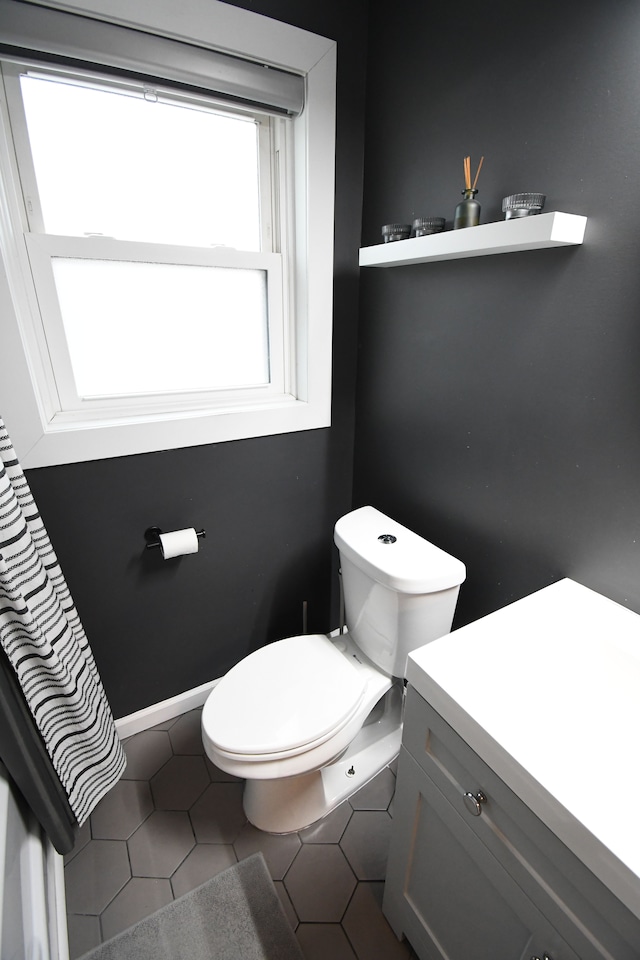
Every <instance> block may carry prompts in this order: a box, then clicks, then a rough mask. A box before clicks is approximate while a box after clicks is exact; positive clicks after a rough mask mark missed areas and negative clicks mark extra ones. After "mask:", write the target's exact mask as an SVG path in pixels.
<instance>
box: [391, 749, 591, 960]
mask: <svg viewBox="0 0 640 960" xmlns="http://www.w3.org/2000/svg"><path fill="white" fill-rule="evenodd" d="M383 910H384V913H385V915H386V916H387V919H388V920H389V922H390V924H391V926H392V927H393V929H394V931H395V933H396V935H397V936H398V937H400V936H402V935H403V934H404V935H406V937H407V938H408V939H409V941H410V942H411V944H412V946H413V948H414V950H415V951H416V952H417V954H418V956H419V957H420V958H421V960H529V958H530V957H532V956H539V957H542V956H544V954H545V953H546V954H547V955H549V956H550V957H552V958H553V960H577V957H576V954H575V953H574V952H573V951H572V950H571V949H570V948H569V947H568V945H567V944H566V943H564V941H562V939H561V938H560V937H559V936H558V934H557V933H556V931H554V930H553V928H552V927H551V926H550V925H549V923H548V922H547V921H546V920H545V919H544V917H543V916H542V914H541V913H540V912H539V910H538V909H537V908H536V907H535V906H534V904H533V903H532V902H531V901H530V900H529V898H528V897H527V896H526V895H525V894H524V893H523V892H522V890H521V889H520V887H519V886H518V885H517V884H516V883H515V881H514V880H513V879H512V878H511V877H510V875H509V874H508V873H507V872H506V871H505V870H504V869H503V868H502V867H501V865H500V864H499V862H498V861H497V860H496V858H495V857H494V856H493V855H492V854H491V853H490V852H489V851H488V850H487V849H486V847H485V846H484V844H483V843H482V842H481V841H480V840H479V839H478V838H477V836H476V835H475V834H474V833H473V831H472V830H471V829H470V828H469V827H468V826H467V824H466V823H465V821H464V820H463V819H462V818H461V817H460V816H459V815H458V813H457V812H456V811H455V810H454V808H453V807H452V806H451V804H450V803H449V801H448V800H447V799H446V798H445V797H444V796H443V794H442V793H441V792H440V790H439V789H438V788H437V787H436V786H435V784H434V783H433V781H432V780H431V779H430V778H429V777H428V776H427V775H426V774H425V773H424V771H423V770H421V768H420V767H419V766H418V764H416V763H415V761H414V760H413V759H412V758H411V756H410V755H409V754H408V753H407V752H406V750H404V749H403V750H402V751H401V754H400V761H399V766H398V781H397V788H396V795H395V799H394V806H393V834H392V842H391V847H390V854H389V864H388V869H387V882H386V885H385V894H384V902H383Z"/></svg>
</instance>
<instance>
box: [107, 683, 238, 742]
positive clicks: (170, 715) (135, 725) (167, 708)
mask: <svg viewBox="0 0 640 960" xmlns="http://www.w3.org/2000/svg"><path fill="white" fill-rule="evenodd" d="M218 682H219V680H209V682H208V683H203V684H202V686H200V687H194V688H193V689H192V690H185V692H184V693H179V694H178V695H177V696H176V697H171V698H170V699H169V700H162V701H161V702H160V703H152V704H151V706H150V707H145V708H144V709H143V710H138V711H137V712H136V713H130V714H129V716H128V717H122V718H121V719H120V720H116V730H117V731H118V735H119V737H120V739H121V740H126V739H127V737H132V736H133V735H134V733H141V731H143V730H148V729H149V728H150V727H155V726H156V724H158V723H164V722H165V721H166V720H173V719H174V717H179V716H180V715H181V714H182V713H186V712H187V711H188V710H195V709H196V707H201V706H202V705H203V703H204V702H205V700H206V699H207V697H208V696H209V694H210V693H211V691H212V690H213V688H214V687H215V685H216V684H217V683H218Z"/></svg>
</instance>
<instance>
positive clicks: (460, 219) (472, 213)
mask: <svg viewBox="0 0 640 960" xmlns="http://www.w3.org/2000/svg"><path fill="white" fill-rule="evenodd" d="M483 162H484V157H480V163H479V164H478V169H477V170H476V175H475V178H474V181H473V184H472V183H471V157H465V158H464V161H463V165H464V190H463V191H462V196H463V197H464V200H461V201H460V203H459V204H458V206H457V207H456V213H455V217H454V220H453V229H454V230H459V229H461V228H462V227H477V226H478V224H479V223H480V204H479V203H478V201H477V200H476V199H475V196H476V193H477V192H478V191H477V189H476V184H477V183H478V177H479V176H480V171H481V170H482V164H483Z"/></svg>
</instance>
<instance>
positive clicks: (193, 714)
mask: <svg viewBox="0 0 640 960" xmlns="http://www.w3.org/2000/svg"><path fill="white" fill-rule="evenodd" d="M201 720H202V708H198V709H197V710H190V711H189V713H183V715H182V716H181V717H179V718H178V719H177V720H176V722H175V723H174V724H173V726H172V727H171V729H170V731H169V737H170V739H171V746H172V747H173V752H174V753H176V754H193V755H195V756H198V755H200V756H201V755H202V751H203V749H204V748H203V746H202V731H201Z"/></svg>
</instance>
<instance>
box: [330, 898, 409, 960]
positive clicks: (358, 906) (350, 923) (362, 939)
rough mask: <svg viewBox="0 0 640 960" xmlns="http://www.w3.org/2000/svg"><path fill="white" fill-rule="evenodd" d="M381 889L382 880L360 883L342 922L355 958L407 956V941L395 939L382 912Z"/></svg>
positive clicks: (374, 959)
mask: <svg viewBox="0 0 640 960" xmlns="http://www.w3.org/2000/svg"><path fill="white" fill-rule="evenodd" d="M383 890H384V884H383V883H359V884H358V886H357V889H356V891H355V893H354V895H353V897H352V898H351V902H350V903H349V906H348V908H347V912H346V914H345V916H344V920H343V921H342V926H343V927H344V929H345V932H346V934H347V936H348V937H349V940H350V942H351V945H352V946H353V948H354V950H355V952H356V955H357V957H358V960H409V958H410V957H412V956H413V952H412V950H411V947H410V945H409V943H408V942H407V941H406V940H398V939H397V937H396V935H395V933H394V932H393V930H392V929H391V927H390V926H389V924H388V923H387V921H386V919H385V917H384V915H383V913H382V909H381V907H382V893H383Z"/></svg>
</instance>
